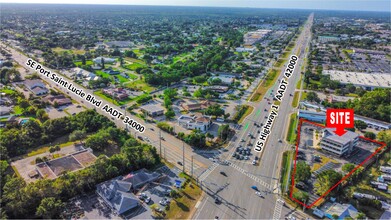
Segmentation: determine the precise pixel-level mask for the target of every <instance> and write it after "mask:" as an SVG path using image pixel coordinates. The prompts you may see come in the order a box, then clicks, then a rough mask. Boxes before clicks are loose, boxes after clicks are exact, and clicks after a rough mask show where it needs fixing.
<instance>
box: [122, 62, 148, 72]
mask: <svg viewBox="0 0 391 220" xmlns="http://www.w3.org/2000/svg"><path fill="white" fill-rule="evenodd" d="M145 66H146V65H145V64H141V63H132V64H127V65H124V68H126V69H128V70H133V71H136V69H137V68H143V67H145Z"/></svg>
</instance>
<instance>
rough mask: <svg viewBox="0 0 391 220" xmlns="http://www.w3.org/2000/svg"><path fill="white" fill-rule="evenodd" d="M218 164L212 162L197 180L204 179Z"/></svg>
mask: <svg viewBox="0 0 391 220" xmlns="http://www.w3.org/2000/svg"><path fill="white" fill-rule="evenodd" d="M217 166H219V164H218V163H213V164H212V166H210V167H209V168H208V169H207V170H205V171H204V172H203V173H202V174H201V176H199V177H198V180H199V181H204V180H205V179H206V178H207V177H208V176H209V174H210V173H211V172H212V171H213V170H214V169H216V167H217Z"/></svg>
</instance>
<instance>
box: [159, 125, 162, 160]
mask: <svg viewBox="0 0 391 220" xmlns="http://www.w3.org/2000/svg"><path fill="white" fill-rule="evenodd" d="M159 147H160V151H159V154H160V157H162V135H161V129H160V128H159Z"/></svg>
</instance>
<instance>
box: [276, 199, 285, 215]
mask: <svg viewBox="0 0 391 220" xmlns="http://www.w3.org/2000/svg"><path fill="white" fill-rule="evenodd" d="M281 201H282V202H281ZM283 205H284V203H283V200H282V199H280V198H278V199H277V201H276V205H275V206H274V213H273V219H280V218H281V211H282V206H283Z"/></svg>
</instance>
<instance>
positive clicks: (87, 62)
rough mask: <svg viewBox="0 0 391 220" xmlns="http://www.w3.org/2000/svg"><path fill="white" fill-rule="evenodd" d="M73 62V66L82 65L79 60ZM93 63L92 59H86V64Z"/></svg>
mask: <svg viewBox="0 0 391 220" xmlns="http://www.w3.org/2000/svg"><path fill="white" fill-rule="evenodd" d="M74 64H75V66H81V65H82V63H81V61H76V62H74ZM93 64H94V62H92V60H86V65H93Z"/></svg>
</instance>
